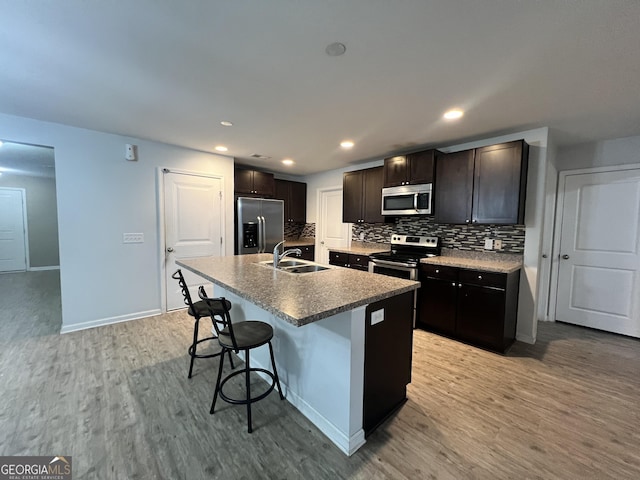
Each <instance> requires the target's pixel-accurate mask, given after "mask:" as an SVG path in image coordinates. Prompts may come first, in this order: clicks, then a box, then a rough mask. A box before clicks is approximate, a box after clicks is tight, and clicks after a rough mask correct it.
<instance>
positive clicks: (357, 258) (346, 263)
mask: <svg viewBox="0 0 640 480" xmlns="http://www.w3.org/2000/svg"><path fill="white" fill-rule="evenodd" d="M329 264H330V265H338V266H340V267H347V268H355V269H356V270H367V269H368V268H369V256H368V255H356V254H353V253H342V252H334V251H331V250H330V251H329Z"/></svg>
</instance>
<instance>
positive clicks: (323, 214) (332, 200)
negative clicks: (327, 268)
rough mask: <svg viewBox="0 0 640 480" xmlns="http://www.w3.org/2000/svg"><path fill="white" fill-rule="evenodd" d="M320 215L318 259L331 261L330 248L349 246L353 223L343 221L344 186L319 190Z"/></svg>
mask: <svg viewBox="0 0 640 480" xmlns="http://www.w3.org/2000/svg"><path fill="white" fill-rule="evenodd" d="M318 195H319V199H318V205H319V210H320V211H319V215H318V218H319V220H320V222H319V225H318V232H319V235H318V239H317V241H316V242H317V245H316V251H317V252H318V254H319V256H318V255H316V261H318V262H320V263H324V264H328V263H329V250H330V249H331V248H332V247H334V248H336V247H342V248H344V247H348V246H349V244H350V235H351V224H349V223H342V188H333V189H326V190H320V191H319V192H318Z"/></svg>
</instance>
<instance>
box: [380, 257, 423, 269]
mask: <svg viewBox="0 0 640 480" xmlns="http://www.w3.org/2000/svg"><path fill="white" fill-rule="evenodd" d="M371 262H373V263H375V264H376V265H386V266H388V267H404V268H417V266H416V265H409V264H408V263H403V262H390V261H387V260H377V259H375V258H372V259H371Z"/></svg>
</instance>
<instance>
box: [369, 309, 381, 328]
mask: <svg viewBox="0 0 640 480" xmlns="http://www.w3.org/2000/svg"><path fill="white" fill-rule="evenodd" d="M383 321H384V308H381V309H380V310H376V311H375V312H371V325H375V324H376V323H380V322H383Z"/></svg>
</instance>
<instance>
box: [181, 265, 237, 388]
mask: <svg viewBox="0 0 640 480" xmlns="http://www.w3.org/2000/svg"><path fill="white" fill-rule="evenodd" d="M171 278H174V279H176V280H177V281H178V285H180V289H181V290H182V296H183V297H184V303H185V305H187V307H189V308H188V309H187V313H189V315H191V316H192V317H193V318H194V319H195V324H194V326H193V342H192V343H191V346H190V347H189V356H190V357H191V363H190V364H189V378H191V374H192V372H193V362H194V361H195V359H196V358H212V357H217V356H220V357H221V356H222V354H223V353H224V350H220V351H219V352H216V353H211V354H206V355H201V354H199V353H197V349H198V345H200V344H201V343H203V342H207V341H211V340H217V339H218V337H217V336H215V335H213V336H211V337H207V338H202V339H200V340H198V327H199V325H200V319H201V318H203V317H211V322H212V323H213V325H214V327H215V320H214V319H213V316H212V311H214V310H215V309H211V308H210V307H209V305H207V304H206V303H205V302H204V301H202V300H201V301H198V302H195V303H193V301H192V300H191V294H190V293H189V287H187V283H186V282H185V280H184V276H183V275H182V270H180V269H178V270H176V272H175V273H174V274H173V275H171ZM200 288H203V287H200ZM203 291H204V288H203ZM225 307H226V309H227V310H231V302H229V301H226V302H225ZM220 308H221V309H220V314H221V313H222V310H223V309H222V307H220ZM228 354H229V361H230V362H231V368H234V365H233V359H232V358H231V352H230V351H229V352H228Z"/></svg>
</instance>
